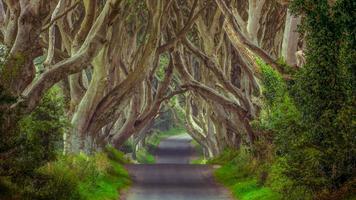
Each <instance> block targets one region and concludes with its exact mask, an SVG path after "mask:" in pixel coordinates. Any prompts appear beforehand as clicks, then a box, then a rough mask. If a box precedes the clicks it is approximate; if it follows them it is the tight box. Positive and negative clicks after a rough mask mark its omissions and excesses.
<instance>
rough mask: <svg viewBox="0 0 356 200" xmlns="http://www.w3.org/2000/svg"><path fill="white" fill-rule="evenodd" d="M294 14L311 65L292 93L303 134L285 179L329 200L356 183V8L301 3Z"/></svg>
mask: <svg viewBox="0 0 356 200" xmlns="http://www.w3.org/2000/svg"><path fill="white" fill-rule="evenodd" d="M292 8H293V10H294V12H297V13H300V12H303V13H304V14H305V16H306V18H305V23H304V26H303V30H304V31H305V32H306V33H307V38H306V42H307V47H308V49H307V54H306V62H307V63H306V66H305V67H304V68H303V69H302V70H300V71H299V72H298V74H297V79H296V84H295V85H294V86H293V90H292V93H293V96H294V99H295V103H296V106H297V109H298V110H300V112H301V116H302V117H301V123H302V124H303V126H304V127H305V128H304V131H302V132H300V133H299V135H298V136H295V137H294V138H292V140H291V141H294V142H293V144H291V145H293V150H292V151H289V152H288V153H287V154H286V162H287V164H288V166H289V169H288V170H286V173H285V174H286V175H287V176H288V177H289V178H291V179H292V180H293V181H294V182H295V183H296V184H297V185H299V186H304V187H308V188H310V190H311V192H313V193H315V194H316V195H315V196H318V198H330V195H333V193H337V191H338V190H339V189H340V188H342V187H343V186H344V185H345V184H347V183H348V182H349V181H352V179H354V178H355V177H354V173H353V171H354V169H355V162H354V161H355V160H356V157H355V155H356V151H355V150H356V147H355V144H356V141H355V137H354V131H353V130H355V121H354V117H353V116H355V114H356V113H355V111H356V109H355V105H354V102H355V95H354V93H353V92H354V90H355V77H354V74H355V60H356V53H355V52H356V50H355V37H354V36H355V28H354V27H355V26H352V25H351V24H353V25H355V20H354V17H355V15H354V10H355V9H356V3H355V2H354V1H348V0H340V1H337V2H336V3H335V4H334V5H331V3H330V2H329V1H326V0H325V1H319V2H318V3H314V2H311V1H307V0H298V1H294V2H293V4H292ZM290 143H291V142H290ZM325 191H327V192H325ZM327 193H330V194H328V195H327ZM334 198H342V196H337V197H334Z"/></svg>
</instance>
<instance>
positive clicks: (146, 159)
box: [136, 148, 156, 164]
mask: <svg viewBox="0 0 356 200" xmlns="http://www.w3.org/2000/svg"><path fill="white" fill-rule="evenodd" d="M136 160H137V162H138V163H142V164H153V163H155V162H156V160H155V157H154V155H152V154H151V153H150V152H149V151H148V150H146V149H145V148H141V149H139V150H138V151H137V152H136Z"/></svg>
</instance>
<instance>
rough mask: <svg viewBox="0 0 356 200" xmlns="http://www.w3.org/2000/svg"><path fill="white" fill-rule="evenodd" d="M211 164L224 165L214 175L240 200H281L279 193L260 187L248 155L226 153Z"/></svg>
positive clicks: (211, 161)
mask: <svg viewBox="0 0 356 200" xmlns="http://www.w3.org/2000/svg"><path fill="white" fill-rule="evenodd" d="M209 163H211V164H219V165H222V166H221V167H220V168H218V169H217V170H216V171H215V172H214V175H215V177H216V179H217V180H218V181H219V182H220V183H222V184H223V185H224V186H226V187H227V188H228V189H229V190H230V191H231V192H232V194H233V196H234V197H235V198H236V199H238V200H279V199H281V196H280V194H279V193H277V192H275V191H273V190H272V189H271V188H270V187H268V186H266V185H265V186H259V184H258V181H257V178H256V177H257V172H256V171H258V170H256V169H254V168H253V167H251V165H250V158H249V156H248V155H247V154H244V153H241V152H236V151H233V150H228V151H225V152H224V153H223V154H222V155H221V156H219V157H217V158H215V159H213V160H210V161H209Z"/></svg>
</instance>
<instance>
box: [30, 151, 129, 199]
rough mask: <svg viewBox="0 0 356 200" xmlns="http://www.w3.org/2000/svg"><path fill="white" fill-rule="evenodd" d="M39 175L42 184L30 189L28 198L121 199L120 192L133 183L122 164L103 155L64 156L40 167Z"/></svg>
mask: <svg viewBox="0 0 356 200" xmlns="http://www.w3.org/2000/svg"><path fill="white" fill-rule="evenodd" d="M115 155H119V153H118V152H116V153H115ZM121 159H122V158H121ZM36 176H37V179H36V181H39V180H40V181H39V182H40V183H42V184H36V186H35V187H33V188H30V190H28V192H27V194H25V196H26V197H27V198H29V199H39V200H40V199H63V200H65V199H71V200H72V199H73V200H77V199H78V200H79V199H85V200H98V199H118V197H119V193H118V190H120V189H122V188H124V187H126V186H127V185H128V184H129V183H130V181H129V176H128V173H127V172H126V170H125V169H124V168H123V167H122V165H120V164H119V163H117V162H116V161H114V160H111V159H109V158H108V156H107V155H106V154H104V153H97V154H95V155H94V156H90V157H88V156H86V155H84V154H79V155H69V156H62V157H60V158H59V159H58V160H57V161H54V162H50V163H47V164H46V165H44V166H43V167H41V168H39V169H38V170H37V174H36Z"/></svg>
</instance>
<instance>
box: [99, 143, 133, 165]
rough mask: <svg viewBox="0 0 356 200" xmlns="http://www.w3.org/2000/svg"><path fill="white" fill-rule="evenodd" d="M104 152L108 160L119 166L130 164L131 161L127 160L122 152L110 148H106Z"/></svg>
mask: <svg viewBox="0 0 356 200" xmlns="http://www.w3.org/2000/svg"><path fill="white" fill-rule="evenodd" d="M105 152H106V154H107V156H108V158H109V159H111V160H113V161H115V162H117V163H119V164H128V163H131V160H130V159H129V158H127V157H126V156H125V154H124V153H123V152H121V151H118V150H116V149H115V148H114V147H112V146H106V148H105Z"/></svg>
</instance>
